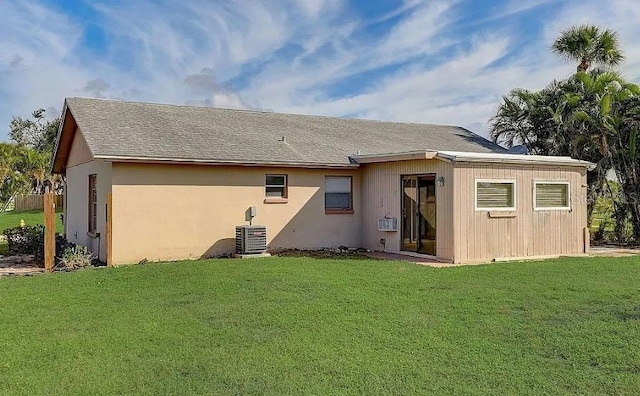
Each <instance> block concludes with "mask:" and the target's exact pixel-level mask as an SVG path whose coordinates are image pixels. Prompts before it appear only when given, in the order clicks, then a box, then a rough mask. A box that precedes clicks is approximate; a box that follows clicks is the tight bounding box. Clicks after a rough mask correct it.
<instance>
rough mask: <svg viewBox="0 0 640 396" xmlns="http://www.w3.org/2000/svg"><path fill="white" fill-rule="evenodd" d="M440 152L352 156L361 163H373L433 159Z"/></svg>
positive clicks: (423, 151)
mask: <svg viewBox="0 0 640 396" xmlns="http://www.w3.org/2000/svg"><path fill="white" fill-rule="evenodd" d="M437 154H438V152H437V151H427V150H420V151H407V152H404V153H383V154H363V155H353V156H351V158H352V159H353V160H354V161H356V162H357V163H359V164H373V163H377V162H395V161H411V160H424V159H433V158H435V157H436V155H437Z"/></svg>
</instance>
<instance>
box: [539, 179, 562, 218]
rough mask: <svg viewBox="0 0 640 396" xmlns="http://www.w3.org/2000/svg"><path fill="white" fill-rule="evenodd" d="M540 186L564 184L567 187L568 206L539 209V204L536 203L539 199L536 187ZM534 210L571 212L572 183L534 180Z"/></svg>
mask: <svg viewBox="0 0 640 396" xmlns="http://www.w3.org/2000/svg"><path fill="white" fill-rule="evenodd" d="M538 184H564V185H566V186H567V204H568V206H549V207H546V206H543V207H538V203H537V202H536V198H537V189H536V186H537V185H538ZM533 210H534V211H544V210H571V182H570V181H569V180H534V181H533Z"/></svg>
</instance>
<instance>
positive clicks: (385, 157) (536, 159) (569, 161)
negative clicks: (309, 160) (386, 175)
mask: <svg viewBox="0 0 640 396" xmlns="http://www.w3.org/2000/svg"><path fill="white" fill-rule="evenodd" d="M350 158H351V159H353V160H355V161H356V162H357V163H359V164H370V163H375V162H393V161H403V160H412V159H438V160H441V161H447V162H450V163H456V162H481V163H499V164H512V165H553V166H563V167H564V166H577V167H581V168H587V169H589V170H592V169H593V168H595V164H593V163H591V162H588V161H582V160H577V159H573V158H571V157H560V156H546V155H526V154H509V153H468V152H463V151H446V150H443V151H438V150H417V151H405V152H396V153H377V154H360V155H352V156H350Z"/></svg>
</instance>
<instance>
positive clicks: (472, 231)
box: [454, 163, 587, 262]
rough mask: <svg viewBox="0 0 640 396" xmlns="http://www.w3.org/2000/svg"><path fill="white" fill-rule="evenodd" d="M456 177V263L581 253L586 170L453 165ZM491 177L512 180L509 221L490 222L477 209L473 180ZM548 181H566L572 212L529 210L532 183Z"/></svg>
mask: <svg viewBox="0 0 640 396" xmlns="http://www.w3.org/2000/svg"><path fill="white" fill-rule="evenodd" d="M454 178H455V180H456V183H455V192H454V197H455V199H454V201H455V207H456V210H455V212H454V223H455V227H454V228H455V233H454V235H455V242H454V246H455V261H456V262H474V261H489V260H492V259H495V258H508V257H531V256H552V255H563V254H578V253H583V252H584V241H583V229H584V227H586V226H587V214H586V184H587V182H586V170H585V169H584V168H574V167H562V168H560V167H543V166H530V165H529V166H517V165H494V164H484V165H483V164H475V163H474V164H456V166H455V170H454ZM492 178H495V179H515V180H516V194H517V197H516V198H517V199H516V209H517V210H516V211H515V212H512V213H511V214H512V217H495V218H494V217H490V215H489V212H487V211H477V210H475V180H476V179H492ZM551 180H557V181H569V182H570V196H571V210H539V211H534V210H533V183H534V181H551ZM496 213H501V214H504V212H496Z"/></svg>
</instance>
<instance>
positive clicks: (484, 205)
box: [476, 179, 516, 210]
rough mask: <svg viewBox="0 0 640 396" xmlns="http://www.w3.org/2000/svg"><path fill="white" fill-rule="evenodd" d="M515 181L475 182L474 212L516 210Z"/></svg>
mask: <svg viewBox="0 0 640 396" xmlns="http://www.w3.org/2000/svg"><path fill="white" fill-rule="evenodd" d="M515 197H516V181H515V180H491V179H488V180H476V210H516V198H515Z"/></svg>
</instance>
